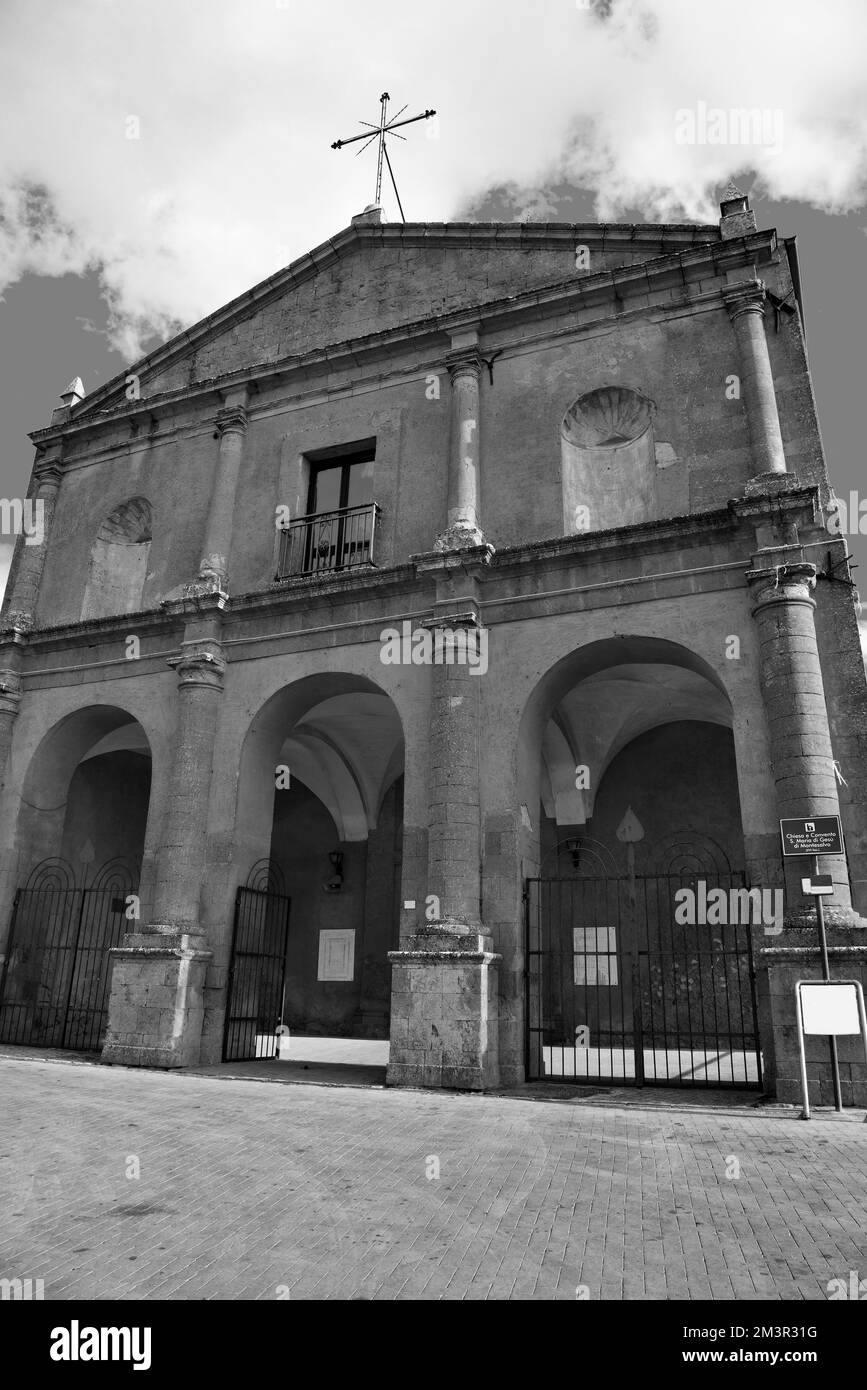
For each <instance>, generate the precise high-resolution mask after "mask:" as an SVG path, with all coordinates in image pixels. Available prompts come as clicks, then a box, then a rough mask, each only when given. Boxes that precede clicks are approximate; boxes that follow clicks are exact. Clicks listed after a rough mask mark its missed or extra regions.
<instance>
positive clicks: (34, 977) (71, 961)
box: [0, 859, 138, 1052]
mask: <svg viewBox="0 0 867 1390" xmlns="http://www.w3.org/2000/svg"><path fill="white" fill-rule="evenodd" d="M137 881H138V875H137V873H136V872H135V870H133V869H131V868H129V867H128V866H127V865H124V864H122V863H120V862H119V861H116V860H115V861H112V862H110V863H109V864H106V865H104V866H103V868H102V869H100V870H99V871H98V873H96V874H95V875H94V878H93V880H92V882H91V885H90V887H87V888H85V887H81V886H77V885H76V884H75V881H74V873H73V870H72V868H71V866H70V865H68V864H66V863H65V862H64V861H63V860H61V859H48V860H44V861H43V862H42V863H41V864H39V865H37V867H36V868H35V869H34V870H33V872H32V874H31V875H30V877H29V878H28V880H27V883H26V884H25V885H24V887H22V888H19V889H18V891H17V892H16V894H15V902H14V906H13V909H12V923H11V927H10V932H9V945H8V948H7V951H6V958H5V960H4V962H3V970H2V975H0V1042H4V1043H21V1044H24V1045H27V1046H30V1047H56V1048H64V1049H69V1050H76V1051H83V1052H90V1051H96V1050H98V1049H99V1048H100V1047H101V1046H102V1042H103V1038H104V1036H105V1029H106V1024H107V1013H108V996H109V989H110V986H111V956H110V955H109V950H110V948H111V947H112V946H119V945H120V943H121V941H122V939H123V935H124V931H125V929H126V928H127V927H128V926H129V923H128V922H127V918H126V912H127V909H128V899H129V898H130V895H132V894H133V893H135V892H136V885H137Z"/></svg>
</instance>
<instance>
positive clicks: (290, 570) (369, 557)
mask: <svg viewBox="0 0 867 1390" xmlns="http://www.w3.org/2000/svg"><path fill="white" fill-rule="evenodd" d="M378 518H379V507H377V505H376V503H375V502H365V503H364V505H363V506H361V507H341V508H340V509H339V510H338V511H336V512H319V513H318V514H317V515H316V516H301V517H299V518H298V519H297V521H290V523H289V525H288V526H285V527H284V528H283V534H282V535H281V537H280V556H279V559H278V562H277V578H278V579H291V578H293V577H295V576H296V575H302V574H323V573H328V572H335V571H340V570H346V569H352V568H353V567H354V566H356V565H372V564H374V558H373V542H374V537H375V533H376V523H377V520H378Z"/></svg>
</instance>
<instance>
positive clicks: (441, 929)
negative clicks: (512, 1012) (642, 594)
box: [388, 546, 500, 1090]
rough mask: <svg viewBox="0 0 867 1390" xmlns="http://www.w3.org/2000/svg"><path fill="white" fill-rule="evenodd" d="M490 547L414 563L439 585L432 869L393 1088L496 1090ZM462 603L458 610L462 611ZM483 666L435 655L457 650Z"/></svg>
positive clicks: (397, 1006)
mask: <svg viewBox="0 0 867 1390" xmlns="http://www.w3.org/2000/svg"><path fill="white" fill-rule="evenodd" d="M492 553H493V548H492V547H491V546H481V547H478V549H477V550H475V551H474V552H468V551H466V550H464V551H462V552H460V553H453V554H452V555H450V556H447V557H446V556H430V557H417V564H418V570H419V573H428V574H430V575H431V576H432V577H434V578H435V579H436V582H437V602H436V607H437V609H439V610H441V611H440V613H439V614H438V616H437V617H436V618H435V619H433V620H431V621H430V622H428V623H425V625H424V626H425V627H427V628H428V629H429V630H430V631H431V635H432V638H433V640H434V643H435V646H434V664H433V669H432V672H431V682H432V690H431V701H432V705H431V730H430V745H429V747H430V773H429V832H428V874H427V883H426V885H424V886H425V894H424V900H423V901H422V900H421V899H420V900H419V901H418V903H417V909H416V919H415V922H414V923H411V925H410V927H409V930H408V931H407V932H406V934H405V935H404V937H403V939H402V941H401V949H400V950H399V951H392V952H390V953H389V959H390V960H391V962H392V966H393V976H392V1009H391V1048H390V1051H389V1068H388V1082H389V1084H390V1085H411V1086H419V1085H421V1086H442V1087H453V1088H456V1089H460V1090H484V1089H486V1088H489V1087H492V1086H496V1085H497V1084H498V1079H499V1069H498V996H497V977H496V967H497V964H498V962H499V960H500V957H499V956H498V955H496V954H495V953H494V950H493V941H492V939H491V937H490V935H489V933H488V932H487V931H486V929H485V926H484V924H483V922H482V920H481V916H480V897H481V823H480V811H479V772H480V769H479V732H480V731H479V720H480V707H481V702H480V692H479V683H480V681H482V680H484V679H485V678H486V676H487V633H485V632H484V631H483V630H482V628H481V623H480V620H479V607H478V597H477V590H478V581H479V575H480V573H481V570H482V568H483V566H485V565H486V564H487V563H488V562H489V560H490V557H491V555H492ZM459 605H462V606H459ZM462 649H463V650H466V651H467V652H469V653H473V654H474V656H475V658H476V659H475V660H473V661H472V662H471V661H469V660H463V661H461V660H451V661H450V660H448V659H442V660H439V661H438V660H437V655H436V653H437V651H438V650H439V652H440V654H441V656H442V657H444V658H445V657H446V653H448V652H449V650H451V651H452V652H453V653H458V652H460V651H461V650H462Z"/></svg>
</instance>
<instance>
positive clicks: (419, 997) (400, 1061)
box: [387, 927, 500, 1091]
mask: <svg viewBox="0 0 867 1390" xmlns="http://www.w3.org/2000/svg"><path fill="white" fill-rule="evenodd" d="M388 958H389V960H390V961H391V963H392V968H393V974H392V996H391V1046H390V1049H389V1064H388V1073H387V1081H388V1084H389V1085H390V1086H433V1087H446V1088H451V1089H454V1090H463V1091H484V1090H488V1089H490V1088H491V1087H493V1086H497V1085H498V1084H499V1066H498V1049H497V1037H498V1016H497V969H496V967H497V963H498V962H499V960H500V957H499V956H498V955H496V954H495V953H494V952H493V951H492V950H491V942H490V938H489V937H487V936H485V935H483V934H481V933H476V934H472V935H470V934H469V933H466V934H464V935H459V934H458V933H457V932H454V931H445V930H443V929H441V928H437V927H431V928H430V929H427V930H426V929H424V928H421V929H420V930H419V931H418V932H417V933H416V934H415V935H414V936H411V937H409V938H408V939H407V940H406V941H405V943H404V945H403V948H402V949H401V950H400V951H390V952H389V957H388Z"/></svg>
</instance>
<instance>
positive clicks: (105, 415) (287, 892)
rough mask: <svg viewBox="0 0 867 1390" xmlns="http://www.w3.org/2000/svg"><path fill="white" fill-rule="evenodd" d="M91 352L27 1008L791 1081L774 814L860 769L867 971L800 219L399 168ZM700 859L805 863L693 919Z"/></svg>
mask: <svg viewBox="0 0 867 1390" xmlns="http://www.w3.org/2000/svg"><path fill="white" fill-rule="evenodd" d="M61 399H62V405H61V407H60V408H58V409H57V410H56V411H55V412H54V415H53V416H52V419H51V422H50V424H48V425H47V426H46V427H45V428H43V429H40V430H37V431H35V432H34V434H33V435H32V439H33V442H34V445H35V448H36V460H35V463H34V467H33V475H32V483H31V488H30V493H29V500H30V502H31V503H32V504H34V508H35V509H36V510H38V511H39V512H40V513H41V516H42V526H43V533H42V534H41V535H40V536H36V535H33V536H24V535H22V536H21V537H20V538H19V541H18V544H17V546H16V551H15V556H14V560H13V566H12V571H11V574H10V579H9V585H8V590H7V595H6V599H5V602H4V606H3V615H2V624H0V629H2V630H0V772H2V791H0V856H2V857H0V868H2V875H0V947H2V951H3V963H2V971H3V974H2V983H0V1041H5V1042H22V1043H29V1044H31V1045H34V1044H35V1045H45V1046H65V1047H85V1048H89V1049H91V1050H93V1049H94V1048H99V1049H100V1050H101V1055H102V1059H103V1060H104V1061H105V1062H107V1063H122V1064H125V1065H130V1066H154V1067H183V1066H189V1065H195V1064H197V1063H200V1062H201V1063H205V1062H207V1063H212V1062H216V1061H219V1060H220V1059H221V1058H224V1057H226V1058H236V1057H243V1056H255V1055H262V1053H263V1051H264V1052H267V1051H268V1050H269V1048H270V1047H271V1041H269V1040H270V1039H273V1033H274V1029H275V1027H276V1025H277V1023H278V1020H279V1021H282V1023H283V1024H284V1025H285V1026H286V1027H288V1028H289V1030H290V1033H310V1034H319V1035H328V1036H340V1037H352V1036H355V1037H368V1038H388V1039H389V1041H390V1053H389V1069H388V1081H389V1084H392V1085H402V1084H405V1085H421V1086H432V1087H433V1086H436V1087H440V1086H441V1087H452V1088H466V1089H475V1090H483V1089H488V1088H493V1087H499V1086H512V1085H515V1084H518V1083H520V1082H522V1081H524V1080H525V1079H543V1078H550V1079H565V1080H577V1079H585V1080H589V1081H593V1080H599V1081H607V1082H612V1083H617V1082H619V1081H627V1082H628V1081H641V1080H644V1081H645V1083H648V1084H649V1083H651V1082H653V1081H654V1080H656V1081H669V1082H676V1083H677V1084H689V1083H695V1084H713V1083H714V1081H716V1082H719V1083H720V1084H725V1082H726V1080H729V1081H730V1083H731V1084H753V1085H756V1086H759V1085H761V1086H763V1087H764V1089H765V1090H766V1091H767V1092H769V1093H774V1092H775V1093H776V1094H777V1095H778V1096H780V1097H781V1098H782V1099H785V1100H794V1099H796V1098H797V1094H798V1071H797V1041H796V1033H795V1006H794V982H795V980H796V979H798V978H807V977H814V976H818V975H819V957H818V952H817V949H816V937H815V929H814V926H813V922H814V906H813V903H812V902H811V900H809V899H808V898H805V896H804V895H803V892H802V889H801V877H802V875H803V874H804V873H806V872H808V871H809V869H810V868H812V864H810V863H808V862H807V861H802V860H797V861H790V860H787V861H786V862H785V864H784V861H783V859H782V857H781V852H780V835H779V827H778V821H779V818H780V817H783V816H809V815H838V814H839V815H840V816H841V818H842V825H843V831H844V836H845V842H846V849H847V855H846V856H841V855H837V856H830V857H828V858H826V859H823V860H822V861H821V865H820V867H821V868H822V870H823V871H825V872H828V873H831V874H832V875H833V878H834V883H835V892H834V896H833V898H830V899H827V900H826V904H827V905H826V916H827V920H828V923H829V941H830V953H831V967H832V971H833V973H834V974H837V975H845V976H847V977H854V978H861V977H862V976H863V975H864V974H867V971H865V962H867V945H865V944H864V943H865V942H867V936H865V934H864V927H865V925H867V923H865V922H864V920H863V918H862V916H861V913H862V912H864V911H865V907H867V838H865V830H867V805H865V802H867V778H865V774H864V766H865V764H864V751H865V749H864V745H865V737H867V687H865V678H864V668H863V664H862V659H861V653H860V646H859V636H858V625H857V617H856V604H857V595H856V594H855V592H854V589H853V586H852V583H851V580H850V576H849V571H848V566H847V562H846V555H847V549H846V543H845V538H844V537H842V536H839V535H835V534H834V532H833V529H829V525H828V517H829V511H830V509H831V505H832V493H831V490H830V487H829V482H828V477H827V472H826V467H825V461H824V458H823V453H822V446H821V442H820V437H819V431H818V426H817V421H816V413H815V407H814V402H813V397H812V390H811V384H810V377H809V371H808V367H807V359H806V349H805V336H804V326H803V321H802V314H801V309H800V283H799V275H798V262H797V256H796V253H795V249H794V245H793V243H792V242H791V241H788V242H787V241H782V240H780V239H778V237H777V235H776V233H775V232H774V231H773V230H770V229H769V230H760V229H758V228H757V225H756V220H755V216H754V214H753V213H752V211H751V210H750V208H749V205H748V202H747V200H746V199H745V198H743V197H742V196H740V195H737V194H736V192H735V191H734V190H733V191H732V193H731V196H728V197H727V200H726V201H725V202H724V203H723V204H722V205H721V219H720V222H719V224H713V225H704V226H698V225H683V226H680V225H679V226H619V225H618V226H611V225H586V226H568V225H559V224H550V225H540V224H534V225H528V226H517V225H499V224H498V225H493V224H444V225H434V224H426V225H416V224H406V225H386V224H385V223H383V221H382V219H381V215H380V213H379V210H378V209H376V208H372V209H368V210H367V211H366V212H365V213H364V214H362V215H361V216H359V217H357V218H354V219H353V222H352V225H351V227H349V228H348V229H346V230H345V231H343V232H341V233H340V234H339V235H337V236H335V237H334V238H333V239H332V240H331V241H329V242H327V243H325V244H324V245H323V246H320V247H318V248H317V249H316V250H314V251H312V252H311V253H310V254H309V255H307V256H305V257H303V258H302V259H301V260H299V261H296V262H295V263H294V264H292V265H291V266H290V267H288V269H286V270H283V271H280V272H279V273H278V274H276V275H274V276H273V277H272V278H271V279H269V280H267V281H265V282H264V283H262V284H260V285H258V286H256V287H255V288H254V289H252V290H251V291H249V292H248V293H247V294H245V295H242V296H241V297H240V298H239V299H237V300H235V301H234V302H233V303H231V304H229V305H227V306H226V307H225V308H223V309H221V310H219V311H218V312H217V313H214V314H212V315H211V316H210V317H208V318H207V319H205V320H203V321H202V322H201V323H199V324H197V325H196V326H195V327H193V328H191V329H190V330H189V331H187V332H185V333H183V334H181V335H180V336H179V337H177V338H175V339H173V340H172V341H171V342H169V343H167V344H166V345H165V346H163V347H160V348H158V349H157V350H156V351H154V352H152V353H151V354H150V355H149V356H147V357H146V358H145V359H144V360H142V361H141V362H139V363H138V364H136V366H135V367H134V369H132V370H131V371H130V372H127V373H124V374H123V375H122V376H120V377H118V378H117V379H115V380H114V381H112V382H109V383H108V384H107V385H106V386H104V387H102V388H100V389H99V390H97V391H96V392H94V393H93V394H91V395H89V396H84V395H83V393H82V391H81V390H80V389H79V387H78V385H77V384H73V387H72V388H71V389H70V390H69V391H68V392H67V393H66V395H65V396H64V397H62V398H61ZM684 886H686V887H688V888H689V889H690V891H691V892H692V891H694V892H695V893H696V894H698V893H699V891H700V892H702V893H704V894H705V896H706V895H707V893H708V892H710V891H712V890H714V889H717V890H718V889H722V890H723V893H722V898H724V899H725V902H726V903H732V902H740V903H741V907H742V909H743V904H744V901H745V900H744V899H743V898H739V897H738V894H739V893H740V890H741V889H744V890H747V892H749V890H758V893H757V895H756V896H755V902H756V903H762V902H770V903H777V902H780V903H782V905H783V906H782V909H781V910H780V911H777V912H774V913H772V914H771V915H769V916H764V917H763V916H761V915H759V913H758V911H756V912H755V913H754V914H753V916H752V917H750V918H749V920H748V921H747V923H746V925H744V921H743V915H742V918H741V921H740V923H739V922H738V919H737V913H736V912H735V915H734V917H731V916H730V917H729V920H728V921H726V919H725V915H724V913H723V916H722V918H721V916H720V911H717V913H716V916H712V915H708V916H707V920H706V921H703V920H697V921H696V922H695V923H694V924H692V923H689V924H687V925H686V926H684V927H681V926H680V925H678V926H677V927H676V928H675V925H674V923H673V917H672V913H673V906H674V901H675V899H674V894H675V892H676V891H677V890H678V889H682V888H683V887H684ZM763 894H764V895H765V896H764V898H763V897H762V895H763ZM733 895H734V896H733ZM777 895H778V896H777ZM678 901H681V899H678ZM704 901H705V899H702V902H704ZM749 901H750V903H753V901H754V900H753V899H752V898H750V899H749ZM690 933H692V934H690ZM263 1040H264V1041H263ZM856 1041H857V1040H854V1039H843V1040H841V1042H840V1059H841V1076H842V1081H843V1098H844V1101H845V1102H846V1103H849V1104H852V1103H861V1104H865V1103H867V1070H865V1066H864V1064H863V1061H862V1060H861V1059H860V1058H859V1052H858V1048H857V1046H856V1045H855V1044H856ZM810 1046H811V1051H810V1052H809V1054H808V1056H809V1059H810V1068H811V1076H812V1078H813V1086H814V1089H813V1095H814V1098H815V1099H816V1100H822V1101H826V1100H828V1099H830V1095H831V1093H830V1084H831V1083H830V1069H829V1066H828V1060H827V1058H828V1053H827V1045H826V1044H825V1041H824V1040H823V1039H817V1040H812V1041H811V1044H810ZM729 1063H731V1076H730V1077H728V1075H727V1073H726V1071H725V1067H726V1066H728V1065H729Z"/></svg>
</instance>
